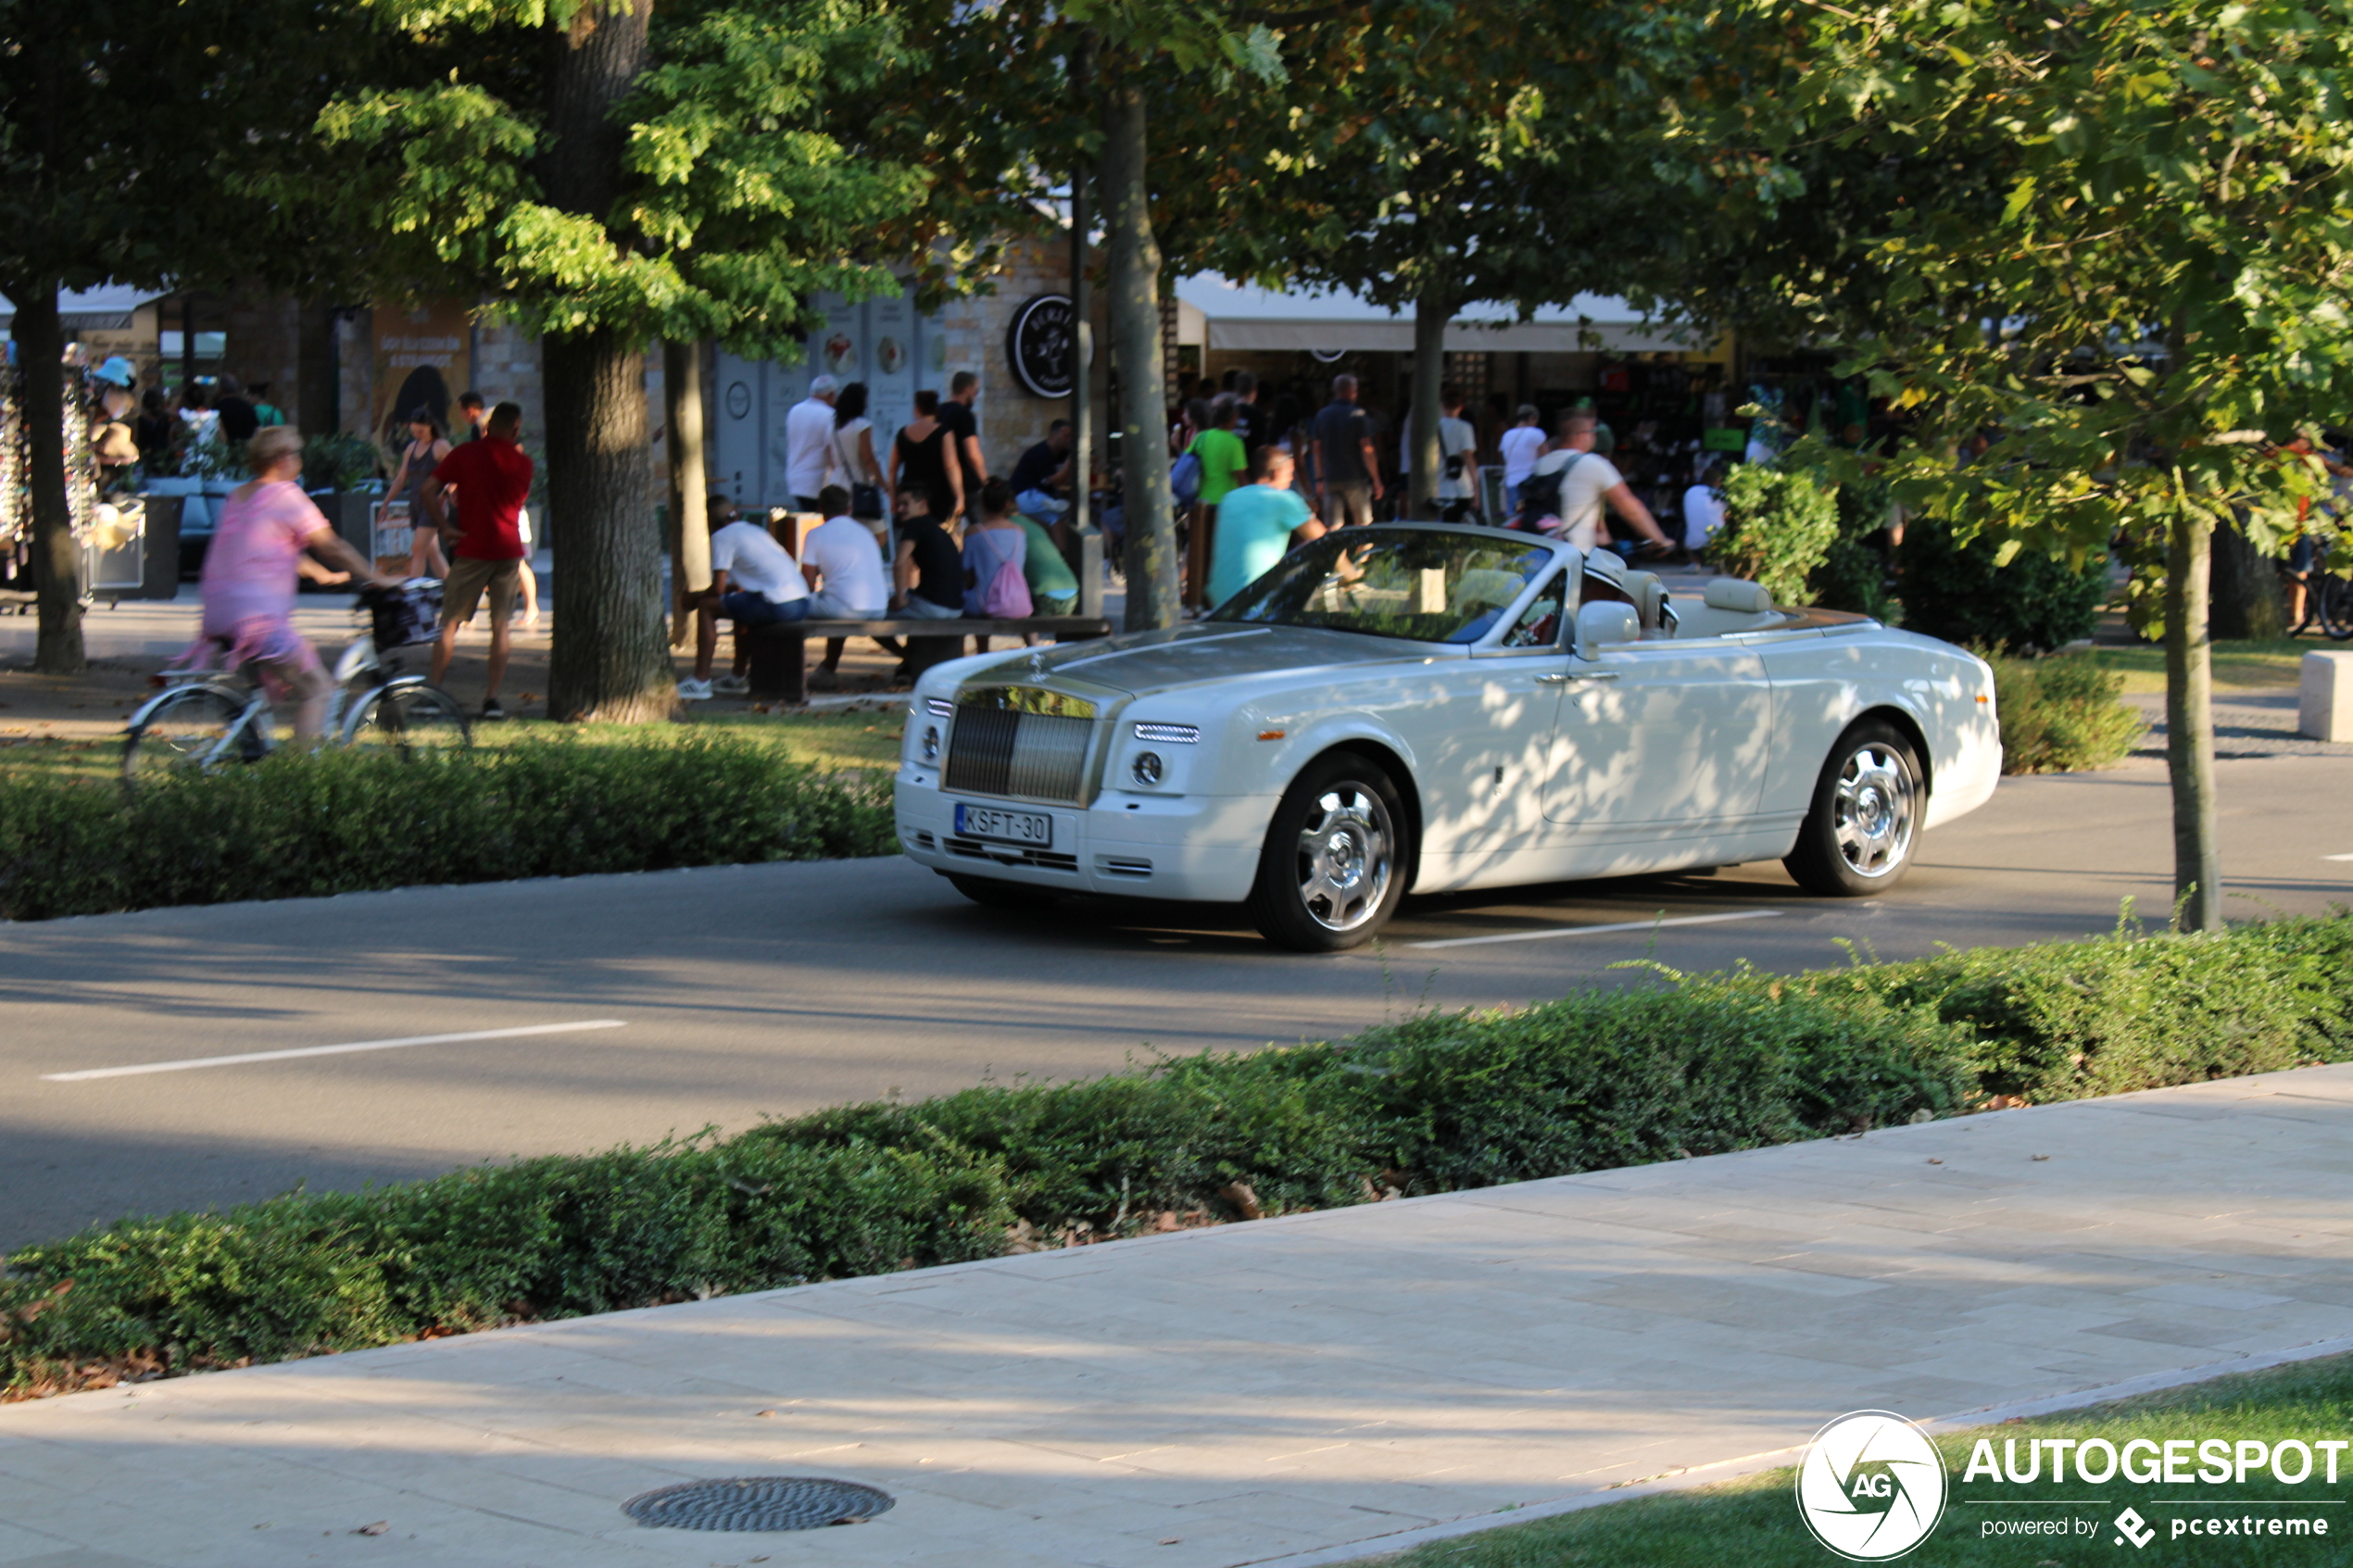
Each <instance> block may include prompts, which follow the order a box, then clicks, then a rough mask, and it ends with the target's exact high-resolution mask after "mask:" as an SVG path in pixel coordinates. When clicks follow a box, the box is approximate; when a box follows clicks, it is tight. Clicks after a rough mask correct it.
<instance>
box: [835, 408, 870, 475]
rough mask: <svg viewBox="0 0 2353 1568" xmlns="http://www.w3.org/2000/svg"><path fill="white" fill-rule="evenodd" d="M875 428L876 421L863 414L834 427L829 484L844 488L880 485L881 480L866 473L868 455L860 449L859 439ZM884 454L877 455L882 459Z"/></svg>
mask: <svg viewBox="0 0 2353 1568" xmlns="http://www.w3.org/2000/svg"><path fill="white" fill-rule="evenodd" d="M874 428H875V421H874V420H870V419H868V418H867V417H866V416H865V415H863V414H861V415H859V416H858V417H857V418H856V419H854V420H850V421H849V423H848V424H846V425H836V426H835V427H834V435H833V441H834V450H833V466H832V469H831V471H830V477H829V479H828V481H827V483H833V484H839V485H842V486H844V487H847V486H849V485H852V484H880V483H882V481H881V480H879V479H875V478H873V477H872V476H870V475H869V474H868V473H867V472H866V454H865V453H864V452H863V451H862V450H861V449H860V447H859V444H858V438H859V437H860V436H861V435H862V434H864V433H866V432H867V431H870V430H872V429H874ZM881 456H882V454H880V453H879V452H878V453H876V454H875V457H876V458H880V457H881Z"/></svg>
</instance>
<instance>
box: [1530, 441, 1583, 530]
mask: <svg viewBox="0 0 2353 1568" xmlns="http://www.w3.org/2000/svg"><path fill="white" fill-rule="evenodd" d="M1584 456H1585V454H1584V453H1582V452H1579V453H1578V454H1577V456H1576V457H1574V458H1569V460H1568V461H1567V462H1565V463H1563V464H1562V465H1561V466H1560V467H1558V468H1556V469H1554V470H1553V471H1552V472H1550V473H1531V474H1529V476H1528V477H1527V478H1526V479H1523V480H1521V481H1520V482H1519V515H1518V516H1517V517H1516V518H1514V519H1512V526H1513V527H1514V528H1516V529H1519V530H1520V531H1522V532H1523V533H1540V532H1541V530H1540V529H1538V528H1537V526H1536V524H1537V521H1538V520H1539V519H1541V518H1547V517H1558V516H1559V515H1560V509H1561V481H1563V480H1565V479H1567V477H1568V470H1571V469H1573V468H1575V467H1576V466H1577V463H1578V459H1579V458H1582V457H1584Z"/></svg>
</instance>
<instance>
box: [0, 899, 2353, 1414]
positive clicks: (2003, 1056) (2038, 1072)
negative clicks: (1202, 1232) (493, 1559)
mask: <svg viewBox="0 0 2353 1568" xmlns="http://www.w3.org/2000/svg"><path fill="white" fill-rule="evenodd" d="M2348 972H2353V918H2345V917H2339V918H2335V919H2329V920H2309V919H2304V920H2284V921H2280V922H2275V923H2272V924H2268V925H2258V926H2248V927H2243V928H2240V929H2238V930H2235V931H2233V932H2231V933H2228V934H2224V935H2204V936H2176V935H2155V936H2151V935H2139V934H2137V933H2135V932H2133V931H2132V930H2129V929H2121V928H2120V930H2119V931H2118V933H2117V934H2116V935H2114V936H2112V937H2109V938H2105V939H2101V940H2096V941H2090V942H2074V943H2061V944H2054V945H2050V946H2045V947H2025V948H2016V949H1995V948H1988V949H1980V950H1978V951H1975V952H1969V953H1959V954H1952V955H1948V956H1946V957H1943V958H1938V959H1931V960H1925V961H1921V962H1914V963H1897V964H1859V965H1856V966H1855V967H1852V968H1849V969H1843V970H1838V971H1830V972H1819V973H1815V974H1807V975H1802V976H1798V977H1796V978H1793V979H1783V978H1777V977H1774V976H1769V975H1765V974H1760V973H1756V972H1751V971H1745V970H1743V971H1738V972H1732V973H1730V974H1721V975H1712V976H1700V977H1686V976H1680V975H1675V974H1672V973H1671V972H1665V971H1661V972H1659V980H1660V984H1658V985H1655V986H1649V987H1640V986H1638V987H1632V988H1620V989H1615V990H1605V991H1604V990H1594V991H1586V992H1582V993H1579V994H1577V995H1574V996H1571V997H1566V998H1563V999H1561V1000H1559V1001H1554V1002H1551V1003H1546V1004H1543V1005H1541V1006H1538V1007H1532V1008H1528V1009H1524V1010H1502V1011H1474V1012H1462V1013H1450V1014H1433V1015H1428V1016H1423V1017H1417V1018H1414V1019H1411V1020H1408V1021H1406V1022H1403V1023H1399V1024H1396V1025H1392V1026H1389V1027H1385V1028H1380V1029H1376V1030H1373V1031H1370V1032H1368V1033H1366V1034H1364V1035H1358V1036H1356V1037H1354V1038H1353V1039H1350V1040H1344V1041H1339V1042H1329V1043H1323V1044H1314V1045H1303V1046H1299V1047H1290V1048H1281V1049H1267V1050H1262V1051H1256V1052H1252V1053H1247V1054H1230V1055H1227V1054H1214V1053H1213V1054H1204V1055H1201V1056H1196V1057H1189V1058H1183V1059H1177V1060H1163V1061H1160V1062H1157V1063H1154V1064H1152V1065H1150V1066H1148V1067H1145V1068H1142V1069H1140V1070H1137V1071H1131V1072H1128V1073H1117V1074H1113V1075H1111V1076H1107V1077H1103V1078H1097V1079H1089V1080H1084V1081H1080V1082H1076V1083H1069V1084H1058V1085H983V1086H980V1087H976V1088H972V1089H967V1090H964V1091H963V1092H962V1093H959V1094H954V1095H948V1096H944V1097H941V1098H935V1099H930V1100H925V1101H922V1102H919V1103H915V1104H911V1105H899V1104H886V1103H880V1102H869V1103H865V1104H858V1105H849V1106H844V1107H840V1108H837V1109H835V1110H825V1111H821V1112H818V1113H815V1114H813V1115H809V1116H803V1117H799V1118H796V1119H793V1120H790V1121H780V1122H775V1123H767V1124H764V1125H761V1126H759V1127H756V1128H753V1129H751V1130H749V1131H747V1132H745V1133H742V1134H740V1135H736V1136H735V1137H733V1138H730V1139H727V1140H724V1141H719V1140H715V1139H708V1138H705V1139H696V1140H690V1141H686V1142H682V1143H670V1144H664V1145H662V1146H660V1147H658V1148H620V1149H614V1150H611V1151H610V1152H607V1153H603V1154H596V1155H586V1156H559V1157H549V1158H543V1159H536V1160H521V1161H518V1162H515V1163H513V1164H509V1165H502V1166H483V1167H477V1168H473V1169H469V1170H464V1171H459V1172H456V1173H452V1174H449V1175H447V1176H442V1177H439V1178H436V1179H434V1180H429V1181H422V1182H413V1183H406V1184H400V1185H390V1186H386V1187H383V1188H379V1189H374V1190H370V1191H366V1192H359V1193H331V1194H317V1195H309V1194H301V1195H291V1196H288V1197H284V1198H275V1199H272V1200H271V1201H269V1202H265V1203H258V1204H253V1205H249V1206H246V1207H243V1208H238V1209H234V1210H229V1211H227V1212H218V1213H213V1212H208V1213H202V1214H194V1213H181V1214H172V1215H166V1216H161V1217H157V1218H145V1219H130V1220H125V1221H122V1222H120V1223H115V1224H112V1225H107V1226H103V1227H99V1228H95V1229H93V1230H90V1231H86V1232H83V1233H82V1234H81V1235H79V1236H72V1237H69V1238H67V1239H65V1240H61V1241H58V1242H55V1243H52V1244H48V1245H44V1246H35V1247H28V1248H21V1249H19V1251H17V1252H16V1253H15V1254H14V1255H13V1256H11V1257H10V1258H9V1259H8V1260H7V1261H6V1269H5V1273H0V1392H4V1393H5V1397H14V1398H23V1397H28V1396H31V1395H36V1394H42V1393H49V1392H57V1391H61V1390H64V1389H68V1388H72V1387H80V1386H99V1385H103V1384H106V1383H108V1382H111V1381H114V1380H116V1379H118V1378H120V1377H121V1376H124V1375H145V1374H162V1373H178V1372H186V1371H192V1370H198V1369H202V1368H206V1367H215V1366H232V1365H239V1364H244V1363H246V1362H250V1361H278V1360H283V1359H286V1358H290V1357H296V1356H303V1355H311V1354H317V1353H321V1352H324V1351H332V1350H344V1349H357V1348H363V1347H366V1346H371V1345H384V1344H390V1343H393V1342H396V1341H399V1340H403V1339H411V1338H416V1337H420V1336H437V1335H442V1334H449V1333H459V1332H464V1331H466V1330H470V1329H475V1328H483V1327H490V1326H496V1325H498V1324H502V1323H518V1322H525V1321H532V1320H538V1319H549V1318H560V1317H571V1316H575V1315H578V1314H581V1313H586V1312H600V1311H613V1310H617V1309H622V1308H631V1307H642V1306H650V1305H657V1304H660V1303H662V1302H668V1301H677V1300H686V1299H693V1298H699V1297H707V1296H711V1295H719V1294H728V1293H734V1292H740V1291H747V1290H759V1289H767V1288H774V1287H776V1286H787V1285H794V1284H799V1283H802V1282H804V1281H810V1280H818V1279H827V1278H839V1277H845V1276H849V1275H855V1274H871V1273H887V1272H889V1271H892V1270H896V1269H904V1268H912V1267H915V1266H918V1265H927V1264H935V1263H948V1262H956V1261H965V1260H970V1259H975V1258H986V1257H992V1256H998V1255H1001V1254H1004V1253H1006V1252H1011V1251H1025V1250H1030V1249H1034V1248H1038V1247H1042V1246H1055V1245H1069V1244H1074V1243H1082V1242H1087V1241H1091V1240H1101V1239H1109V1238H1113V1237H1116V1236H1129V1235H1134V1234H1137V1233H1139V1232H1141V1231H1145V1230H1151V1229H1169V1228H1176V1227H1179V1226H1184V1225H1189V1224H1196V1223H1214V1222H1218V1221H1223V1220H1227V1219H1233V1218H1255V1217H1257V1216H1259V1215H1261V1214H1276V1213H1284V1212H1297V1211H1301V1210H1312V1209H1322V1208H1329V1207H1335V1206H1339V1205H1344V1204H1352V1203H1358V1202H1364V1201H1367V1200H1371V1199H1375V1198H1381V1197H1383V1196H1386V1195H1389V1194H1416V1193H1431V1192H1445V1191H1453V1190H1456V1189H1460V1188H1466V1187H1478V1186H1485V1185H1492V1184H1495V1183H1501V1182H1514V1181H1524V1180H1528V1179H1531V1178H1535V1177H1541V1176H1552V1175H1560V1174H1566V1173H1573V1172H1579V1171H1592V1170H1602V1169H1607V1168H1611V1167H1616V1166H1623V1165H1631V1164H1641V1163H1646V1162H1650V1161H1655V1160H1670V1159H1678V1158H1683V1157H1687V1156H1696V1155H1705V1154H1716V1153H1721V1152H1725V1151H1728V1150H1732V1149H1741V1148H1756V1147H1759V1146H1763V1145H1768V1144H1778V1143H1786V1142H1790V1141H1793V1140H1796V1139H1802V1138H1808V1137H1817V1136H1821V1135H1828V1134H1837V1133H1847V1132H1852V1131H1855V1130H1857V1129H1861V1128H1868V1127H1872V1126H1883V1125H1887V1124H1890V1123H1899V1122H1906V1121H1914V1120H1920V1119H1925V1118H1933V1117H1940V1116H1950V1115H1956V1114H1960V1113H1964V1112H1967V1111H1969V1110H1975V1109H1981V1108H1983V1107H1986V1106H1988V1105H1996V1104H2011V1103H2020V1102H2033V1101H2040V1100H2046V1099H2063V1098H2071V1097H2075V1096H2081V1095H2093V1094H2105V1093H2113V1092H2117V1091H2120V1090H2125V1089H2137V1088H2148V1087H2155V1086H2158V1085H2170V1084H2184V1083H2196V1082H2202V1081H2204V1080H2207V1079H2209V1078H2218V1077H2226V1076H2230V1075H2233V1074H2237V1073H2259V1072H2265V1071H2270V1070H2274V1069H2279V1068H2286V1067H2293V1066H2296V1065H2298V1064H2301V1063H2309V1062H2317V1061H2338V1060H2348V1059H2353V992H2348V989H2347V986H2346V985H2345V983H2344V977H2345V976H2346V975H2347V973H2348Z"/></svg>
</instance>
